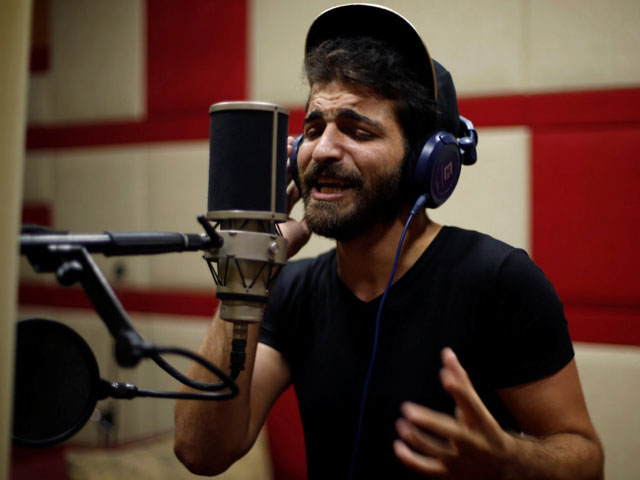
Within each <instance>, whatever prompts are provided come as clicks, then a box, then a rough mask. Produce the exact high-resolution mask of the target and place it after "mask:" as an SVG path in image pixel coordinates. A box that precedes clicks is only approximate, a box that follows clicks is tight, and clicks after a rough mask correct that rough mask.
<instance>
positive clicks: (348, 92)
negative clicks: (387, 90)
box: [298, 82, 404, 240]
mask: <svg viewBox="0 0 640 480" xmlns="http://www.w3.org/2000/svg"><path fill="white" fill-rule="evenodd" d="M403 158H404V137H403V134H402V130H401V128H400V125H399V123H398V120H397V118H396V115H395V112H394V104H393V102H392V101H391V100H388V99H383V98H380V97H377V96H375V95H374V94H373V93H372V92H368V91H360V90H355V89H354V88H352V87H349V86H347V85H345V84H342V83H339V82H331V83H328V84H317V85H315V86H314V87H313V88H312V90H311V95H310V97H309V106H308V109H307V116H306V119H305V123H304V141H303V142H302V144H301V145H300V149H299V151H298V167H299V171H300V176H301V183H302V190H303V191H302V196H303V199H304V204H305V217H306V219H307V224H308V225H309V227H310V228H311V230H312V231H314V232H316V233H318V234H320V235H324V236H327V237H331V238H336V239H337V240H350V239H352V238H355V237H357V236H358V235H359V234H361V233H363V232H364V231H365V230H366V229H367V228H368V227H371V226H373V225H375V224H377V223H380V222H386V221H388V220H390V219H391V218H393V216H395V215H396V214H397V213H398V210H399V206H400V204H401V199H400V197H401V195H400V184H401V177H402V160H403Z"/></svg>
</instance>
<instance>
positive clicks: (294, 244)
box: [280, 219, 311, 258]
mask: <svg viewBox="0 0 640 480" xmlns="http://www.w3.org/2000/svg"><path fill="white" fill-rule="evenodd" d="M280 230H281V231H282V236H283V237H285V238H286V239H287V258H291V257H293V256H294V255H295V254H296V253H298V252H299V251H300V249H301V248H302V247H304V246H305V244H306V243H307V242H308V241H309V238H310V237H311V230H310V229H309V227H308V226H307V222H305V221H304V220H302V221H301V222H296V221H295V220H293V219H290V220H287V221H286V222H285V223H284V224H281V225H280Z"/></svg>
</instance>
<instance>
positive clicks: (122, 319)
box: [20, 217, 238, 400]
mask: <svg viewBox="0 0 640 480" xmlns="http://www.w3.org/2000/svg"><path fill="white" fill-rule="evenodd" d="M203 218H204V217H203ZM198 221H200V219H198ZM200 222H201V221H200ZM201 223H202V222H201ZM203 226H204V225H203ZM205 228H206V227H205ZM206 230H207V234H208V235H201V234H183V233H165V232H121V233H114V232H105V233H104V234H68V233H66V232H56V231H53V230H50V229H47V228H44V227H37V226H36V227H34V226H25V227H23V229H22V233H21V235H20V253H21V254H22V255H25V256H26V257H27V259H28V260H29V262H30V264H31V265H32V267H33V269H34V270H35V271H36V272H38V273H55V275H56V279H57V280H58V283H60V285H63V286H71V285H73V284H75V283H78V282H79V283H80V284H81V286H82V288H83V290H84V292H85V294H86V295H87V297H88V298H89V300H90V301H91V303H92V305H93V307H94V308H95V310H96V313H97V314H98V315H99V316H100V318H102V320H103V321H104V323H105V325H106V326H107V329H108V330H109V332H110V333H111V335H112V336H113V338H114V340H115V357H116V361H117V362H118V364H119V365H120V366H122V367H133V366H135V365H137V364H138V363H139V361H140V360H141V359H142V358H145V357H149V358H151V359H152V360H153V361H154V362H155V363H156V364H158V366H160V368H162V369H163V370H165V371H166V372H167V373H169V374H170V375H171V376H173V377H174V378H176V379H177V380H179V381H180V382H182V383H183V384H185V385H188V386H190V387H191V388H194V389H196V390H200V391H206V392H218V391H219V390H223V389H228V390H227V391H225V392H219V393H193V394H187V393H181V392H152V391H148V390H142V389H141V390H139V391H137V390H136V393H135V394H134V393H132V392H133V391H132V390H129V391H128V393H127V395H124V396H120V397H119V398H131V397H132V396H155V397H163V398H193V399H213V400H218V399H225V398H232V397H234V396H236V395H237V393H238V387H237V385H236V383H235V382H234V379H233V378H232V377H230V376H229V375H227V374H226V373H224V372H223V371H222V370H220V369H219V368H218V367H216V366H215V365H213V364H212V363H210V362H209V361H207V360H206V359H205V358H203V357H201V356H199V355H197V354H195V353H192V352H190V351H188V350H184V349H180V348H173V347H158V346H155V345H153V344H152V343H150V342H148V341H146V340H144V339H143V338H142V337H141V336H140V335H139V334H138V332H137V331H136V330H135V329H134V327H133V325H132V324H131V322H130V321H129V317H128V315H127V313H126V311H125V309H124V307H123V306H122V304H121V303H120V301H119V300H118V297H117V296H116V294H115V292H114V291H113V289H112V288H111V286H110V285H109V283H108V281H107V279H106V278H105V277H104V275H103V274H102V271H101V270H100V268H99V267H98V265H97V264H96V263H95V261H94V260H93V258H92V256H91V255H90V253H89V252H94V253H102V254H104V255H107V256H110V255H138V254H158V253H169V252H182V251H197V250H207V249H212V248H218V247H220V246H221V245H222V237H220V235H218V234H217V232H215V231H214V230H213V229H212V228H208V229H206ZM212 233H213V235H212ZM163 353H173V354H178V355H182V356H187V357H189V358H191V359H192V360H194V361H196V362H198V363H200V364H201V365H202V366H203V367H205V368H206V369H208V370H209V371H210V372H212V373H213V374H214V375H216V376H217V377H218V378H220V380H221V381H220V382H215V383H204V382H198V381H195V380H193V379H190V378H188V377H186V376H185V375H183V374H182V373H180V372H179V371H178V370H176V369H175V368H173V367H172V366H171V365H170V364H169V363H167V362H166V361H165V360H164V359H163V358H162V357H161V356H160V355H161V354H163ZM114 385H115V384H114ZM134 388H135V387H134ZM104 391H105V392H106V391H107V390H104ZM120 391H121V392H122V391H123V390H122V388H121V389H120ZM111 392H112V393H114V395H109V396H116V397H118V394H117V393H116V392H117V389H113V388H112V389H111ZM105 395H106V393H105Z"/></svg>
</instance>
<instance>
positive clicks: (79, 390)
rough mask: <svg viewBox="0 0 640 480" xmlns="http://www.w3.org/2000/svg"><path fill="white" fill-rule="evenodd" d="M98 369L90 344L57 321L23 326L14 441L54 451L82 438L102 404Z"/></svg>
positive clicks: (18, 353)
mask: <svg viewBox="0 0 640 480" xmlns="http://www.w3.org/2000/svg"><path fill="white" fill-rule="evenodd" d="M98 386H99V373H98V366H97V363H96V360H95V357H94V355H93V352H92V351H91V349H90V348H89V346H88V345H87V343H86V342H85V341H84V340H83V339H82V337H80V335H78V334H77V333H76V332H74V331H73V330H72V329H71V328H69V327H67V326H65V325H63V324H61V323H58V322H54V321H51V320H44V319H29V320H22V321H20V322H18V327H17V343H16V364H15V387H14V406H13V412H14V413H13V441H14V443H16V444H18V445H22V446H36V447H40V446H48V445H52V444H55V443H58V442H61V441H63V440H65V439H67V438H69V437H70V436H71V435H73V434H74V433H76V432H77V431H78V430H80V428H82V427H83V426H84V424H85V423H86V422H87V420H88V419H89V417H90V416H91V414H92V412H93V410H94V408H95V405H96V401H97V390H98Z"/></svg>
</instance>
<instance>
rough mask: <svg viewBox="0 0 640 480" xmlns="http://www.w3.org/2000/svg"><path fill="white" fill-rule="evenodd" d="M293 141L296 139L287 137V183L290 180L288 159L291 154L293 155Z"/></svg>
mask: <svg viewBox="0 0 640 480" xmlns="http://www.w3.org/2000/svg"><path fill="white" fill-rule="evenodd" d="M295 139H296V137H292V136H291V135H289V136H288V137H287V183H289V182H290V181H291V180H292V177H291V169H290V168H289V159H290V158H291V154H292V153H293V142H294V140H295Z"/></svg>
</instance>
